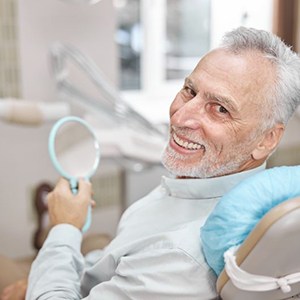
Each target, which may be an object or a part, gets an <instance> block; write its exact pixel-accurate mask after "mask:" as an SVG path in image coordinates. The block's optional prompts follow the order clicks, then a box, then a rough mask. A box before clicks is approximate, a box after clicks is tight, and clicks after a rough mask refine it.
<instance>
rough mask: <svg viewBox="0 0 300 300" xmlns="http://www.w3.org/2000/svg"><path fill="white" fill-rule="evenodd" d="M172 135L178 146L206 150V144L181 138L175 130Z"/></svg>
mask: <svg viewBox="0 0 300 300" xmlns="http://www.w3.org/2000/svg"><path fill="white" fill-rule="evenodd" d="M172 137H173V140H174V142H175V143H176V144H177V145H178V146H180V147H182V148H184V149H187V150H200V149H203V150H205V147H204V145H202V144H198V143H193V142H187V141H184V140H182V139H180V138H179V137H178V136H177V134H176V133H175V132H173V134H172Z"/></svg>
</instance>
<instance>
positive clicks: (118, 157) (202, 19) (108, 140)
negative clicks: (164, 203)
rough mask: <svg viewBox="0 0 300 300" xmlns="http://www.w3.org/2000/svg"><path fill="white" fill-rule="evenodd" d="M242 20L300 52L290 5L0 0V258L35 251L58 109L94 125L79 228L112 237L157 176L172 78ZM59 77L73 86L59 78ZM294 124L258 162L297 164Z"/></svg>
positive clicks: (273, 0) (213, 0)
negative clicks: (87, 216)
mask: <svg viewBox="0 0 300 300" xmlns="http://www.w3.org/2000/svg"><path fill="white" fill-rule="evenodd" d="M241 25H243V26H247V27H255V28H260V29H265V30H269V31H273V32H274V33H276V34H277V35H279V36H280V37H281V38H282V39H283V40H285V41H286V43H288V44H289V45H290V46H291V47H292V48H293V49H294V50H295V51H300V32H299V30H300V1H299V0H289V1H284V0H264V1H260V0H227V1H223V0H102V1H88V0H86V1H84V0H73V1H72V0H65V1H64V0H43V1H36V0H26V1H25V0H0V98H1V99H0V145H1V147H0V149H1V150H0V151H1V155H0V253H1V254H4V255H7V256H10V257H13V258H17V257H23V256H27V255H31V254H33V253H34V252H35V249H34V246H33V242H34V241H33V238H34V234H35V233H36V231H37V230H38V228H39V226H41V222H42V223H43V222H47V221H45V220H44V219H42V220H41V215H39V213H40V214H41V211H42V209H41V207H37V201H42V202H43V201H44V198H45V194H46V192H47V191H48V190H47V187H49V186H51V185H54V184H55V182H56V181H57V179H58V177H59V176H58V174H57V173H56V171H55V170H54V168H53V166H52V164H51V162H50V159H49V155H48V150H47V144H48V135H49V132H50V130H51V127H52V126H53V123H54V121H55V119H57V118H59V117H60V116H62V115H65V114H75V115H79V116H83V117H84V118H86V119H88V120H89V121H90V122H91V123H92V124H93V125H94V126H95V128H96V129H97V132H98V136H99V141H100V144H101V145H102V146H101V147H102V160H101V163H100V167H99V169H98V171H97V173H96V175H95V176H94V177H93V179H92V182H93V185H94V192H95V200H96V202H97V207H96V208H95V209H94V211H93V223H92V227H91V229H90V232H101V233H107V234H109V235H111V236H113V235H114V234H115V230H116V226H117V223H118V220H119V217H120V215H121V213H122V211H123V210H124V209H125V208H126V207H128V205H130V204H131V203H133V202H134V201H136V200H137V199H138V198H140V197H142V196H143V195H145V194H146V193H148V192H149V191H150V190H151V189H153V188H154V187H155V186H156V185H157V184H158V183H159V182H160V177H161V175H163V174H165V170H164V169H163V168H162V166H161V165H160V162H159V159H160V153H161V151H162V149H163V146H164V142H165V140H166V139H167V124H168V108H169V105H170V103H171V101H172V100H173V98H174V96H175V94H176V93H177V91H178V90H179V89H180V88H181V86H182V83H183V79H184V78H185V77H186V76H187V75H188V74H189V73H190V72H191V71H192V69H193V68H194V67H195V65H196V63H197V62H198V60H199V58H200V57H201V56H202V55H204V54H205V53H206V52H207V51H209V50H210V49H211V48H213V47H215V46H217V45H218V43H219V42H220V39H221V37H222V35H223V34H224V33H225V32H226V31H229V30H231V29H232V28H235V27H238V26H241ZM53 45H56V46H57V45H60V47H56V48H55V47H54V46H53ZM66 45H67V46H68V47H71V48H64V46H66ZM65 49H67V50H65ZM68 49H73V50H74V51H75V52H74V51H73V52H72V51H69V50H68ZM64 51H65V52H64ZM74 53H75V54H74ZM57 56H61V57H62V58H63V62H64V64H65V66H64V68H62V70H60V71H59V72H55V68H58V67H59V66H58V65H55V64H59V62H58V61H55V58H56V57H57ZM72 62H73V64H72ZM74 62H75V63H74ZM67 76H69V77H68V78H70V82H71V83H72V86H73V87H75V89H72V88H71V87H70V86H71V85H64V84H63V83H64V82H63V81H64V80H65V78H66V77H67ZM66 86H67V88H66ZM77 89H78V90H80V92H79V91H78V90H77ZM74 91H75V92H74ZM83 94H84V95H83ZM87 94H88V96H86V95H87ZM75 98H76V101H74V99H75ZM91 99H92V100H91ZM90 100H91V101H90ZM89 101H90V102H89ZM28 103H30V104H32V103H34V104H35V105H36V106H35V108H36V107H38V108H39V109H41V110H42V115H40V116H39V118H38V119H39V121H36V122H31V119H30V118H33V114H34V110H32V109H29V110H28V112H27V116H26V117H22V116H18V114H20V113H15V114H16V115H17V116H16V117H15V118H9V117H8V115H9V113H8V111H9V112H10V113H12V107H14V109H15V110H16V111H19V110H18V109H19V108H20V105H21V104H28ZM62 103H65V104H66V105H65V106H61V104H62ZM88 103H89V104H88ZM104 103H106V104H105V105H104ZM53 105H56V106H55V107H54V106H53ZM41 107H42V108H41ZM1 109H2V110H1ZM26 109H27V108H25V106H24V107H23V111H25V110H26ZM50 112H52V113H50ZM41 116H42V117H41ZM299 126H300V113H298V112H297V113H296V114H295V116H294V118H293V119H292V120H291V122H290V124H289V126H288V130H287V132H286V135H285V137H284V139H283V141H282V144H281V146H280V147H279V149H278V150H277V151H276V153H275V154H274V155H273V156H272V157H271V159H270V160H269V166H274V165H293V164H299V163H300V137H299ZM45 186H46V188H45V189H43V187H45ZM42 225H43V224H42Z"/></svg>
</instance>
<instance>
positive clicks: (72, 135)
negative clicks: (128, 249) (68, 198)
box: [48, 116, 100, 232]
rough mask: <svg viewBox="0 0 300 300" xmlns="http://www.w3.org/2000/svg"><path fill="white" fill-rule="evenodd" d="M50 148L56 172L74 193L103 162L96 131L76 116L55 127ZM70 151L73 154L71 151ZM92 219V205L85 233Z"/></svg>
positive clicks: (50, 138) (58, 123)
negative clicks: (79, 184)
mask: <svg viewBox="0 0 300 300" xmlns="http://www.w3.org/2000/svg"><path fill="white" fill-rule="evenodd" d="M79 141H80V147H78V146H79V143H78V142H79ZM83 143H84V144H83ZM83 145H84V147H83ZM48 149H49V155H50V158H51V161H52V163H53V165H54V167H55V169H56V170H57V172H58V173H59V174H60V175H61V176H63V177H64V178H66V179H67V180H69V182H70V187H71V190H72V192H73V194H76V193H77V191H78V180H79V179H80V178H84V179H86V180H89V179H90V178H91V177H92V176H93V175H94V174H95V172H96V170H97V168H98V165H99V162H100V146H99V143H98V140H97V137H96V135H95V133H94V130H93V128H92V127H91V126H90V125H89V124H88V123H87V122H86V121H84V120H83V119H81V118H78V117H75V116H68V117H64V118H62V119H60V120H58V121H57V122H56V123H55V124H54V126H53V127H52V130H51V132H50V135H49V143H48ZM69 149H72V152H70V151H69V152H68V150H69ZM91 216H92V213H91V206H90V205H89V208H88V213H87V217H86V222H85V224H84V226H83V228H82V231H83V232H85V231H87V230H88V229H89V227H90V225H91V218H92V217H91Z"/></svg>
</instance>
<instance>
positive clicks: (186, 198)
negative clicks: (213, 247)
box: [26, 28, 300, 300]
mask: <svg viewBox="0 0 300 300" xmlns="http://www.w3.org/2000/svg"><path fill="white" fill-rule="evenodd" d="M299 100H300V59H299V57H298V56H297V55H296V54H295V53H293V52H292V51H291V50H290V49H289V47H287V46H286V45H285V44H284V43H283V42H282V41H280V40H279V39H278V38H277V37H276V36H274V35H272V34H270V33H268V32H265V31H259V30H255V29H246V28H238V29H237V30H234V31H232V32H229V33H228V34H227V35H226V36H225V37H224V40H223V44H222V45H221V46H220V47H219V48H217V49H215V50H213V51H211V52H209V53H208V54H207V55H205V56H204V57H203V58H202V59H201V60H200V62H199V63H198V65H197V66H196V68H195V69H194V71H193V72H192V73H191V74H190V75H189V76H188V77H187V78H186V79H185V82H184V85H183V87H182V89H181V90H180V91H179V92H178V94H177V95H176V97H175V99H174V101H173V103H172V105H171V108H170V139H169V143H168V145H167V147H166V149H165V152H164V154H163V164H164V166H165V167H166V168H167V169H168V170H169V171H170V173H171V174H173V175H172V176H170V177H163V178H162V181H161V185H160V186H159V187H157V188H156V189H155V190H154V191H153V192H151V193H150V194H149V195H147V196H146V197H144V198H143V199H141V200H140V201H137V202H136V203H135V204H133V205H132V206H131V207H129V209H128V210H127V211H126V212H125V213H124V215H123V217H122V219H121V221H120V225H119V228H118V233H117V236H116V238H115V239H114V240H113V241H112V242H111V243H110V244H109V245H108V246H107V247H106V248H105V249H104V250H99V251H95V252H92V253H90V254H89V255H88V256H87V257H86V260H84V258H83V256H82V255H81V253H80V243H81V239H82V234H81V231H80V229H81V228H82V226H83V224H84V220H85V216H86V211H87V207H88V205H89V203H90V201H91V200H90V199H91V186H90V185H89V183H87V182H84V181H81V182H80V186H79V193H78V194H77V195H76V196H74V195H72V193H71V191H70V189H69V185H68V182H67V181H65V180H63V179H62V180H60V181H59V183H58V184H57V186H56V188H55V190H54V191H53V192H52V193H51V194H50V195H49V213H50V218H51V222H52V224H53V228H52V230H51V231H50V234H49V236H48V238H47V240H46V242H45V244H44V246H43V248H42V249H41V251H40V253H39V255H38V257H37V259H36V260H35V262H34V263H33V266H32V269H31V272H30V277H29V286H28V290H27V296H26V299H82V298H84V297H86V298H85V299H97V300H99V299H105V300H109V299H112V300H115V299H143V300H147V299H149V300H150V299H151V300H153V299H160V300H162V299H172V300H174V299H183V300H187V299H202V300H204V299H215V298H216V297H217V295H216V290H215V280H216V278H215V275H214V273H213V272H212V271H211V270H210V268H209V267H208V265H207V264H206V262H205V259H204V257H203V254H202V251H201V241H200V240H199V232H200V228H201V226H202V225H203V223H204V222H205V220H206V218H207V216H208V215H209V214H210V212H211V211H212V210H213V208H214V206H215V204H216V202H217V201H218V199H219V198H220V197H221V196H222V195H223V194H224V193H226V192H227V191H229V190H230V189H231V188H232V187H233V186H235V185H236V184H237V183H239V182H240V181H241V180H242V179H244V178H246V177H248V176H250V175H252V174H255V173H257V172H259V171H261V170H263V169H264V168H265V161H266V159H267V158H268V157H269V155H270V154H271V153H272V152H273V151H274V150H275V148H276V146H277V145H278V143H279V141H280V139H281V137H282V135H283V132H284V129H285V126H286V123H287V121H288V119H289V118H290V116H291V115H292V114H293V112H294V111H295V109H296V107H297V105H298V103H299Z"/></svg>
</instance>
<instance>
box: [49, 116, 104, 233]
mask: <svg viewBox="0 0 300 300" xmlns="http://www.w3.org/2000/svg"><path fill="white" fill-rule="evenodd" d="M69 122H78V123H79V124H81V125H83V126H84V127H85V128H86V129H87V130H88V131H89V132H90V133H91V135H92V136H93V138H94V146H95V150H96V157H95V161H94V164H93V166H92V168H91V169H90V170H89V172H88V173H87V174H86V175H85V176H84V179H86V180H90V178H91V177H92V176H93V175H94V174H95V172H96V170H97V168H98V165H99V162H100V156H101V154H100V146H99V142H98V139H97V136H96V134H95V132H94V130H93V128H92V127H91V126H90V125H89V124H88V123H87V122H86V121H85V120H83V119H81V118H79V117H76V116H67V117H64V118H61V119H59V120H58V121H57V122H56V123H55V124H54V125H53V127H52V129H51V131H50V134H49V139H48V151H49V155H50V159H51V161H52V163H53V166H54V167H55V169H56V170H57V172H58V173H59V174H60V175H61V176H62V177H64V178H66V179H67V180H69V182H70V187H71V190H72V192H73V194H76V193H77V187H78V179H79V178H76V177H74V176H72V174H69V173H67V172H66V171H65V170H64V169H63V168H62V166H61V164H60V163H59V161H58V159H57V156H56V151H55V138H56V134H57V132H58V130H59V129H60V128H61V127H62V126H63V125H64V124H66V123H69ZM91 223H92V209H91V205H89V207H88V213H87V217H86V221H85V224H84V226H83V228H82V232H86V231H87V230H88V229H89V227H90V226H91Z"/></svg>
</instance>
